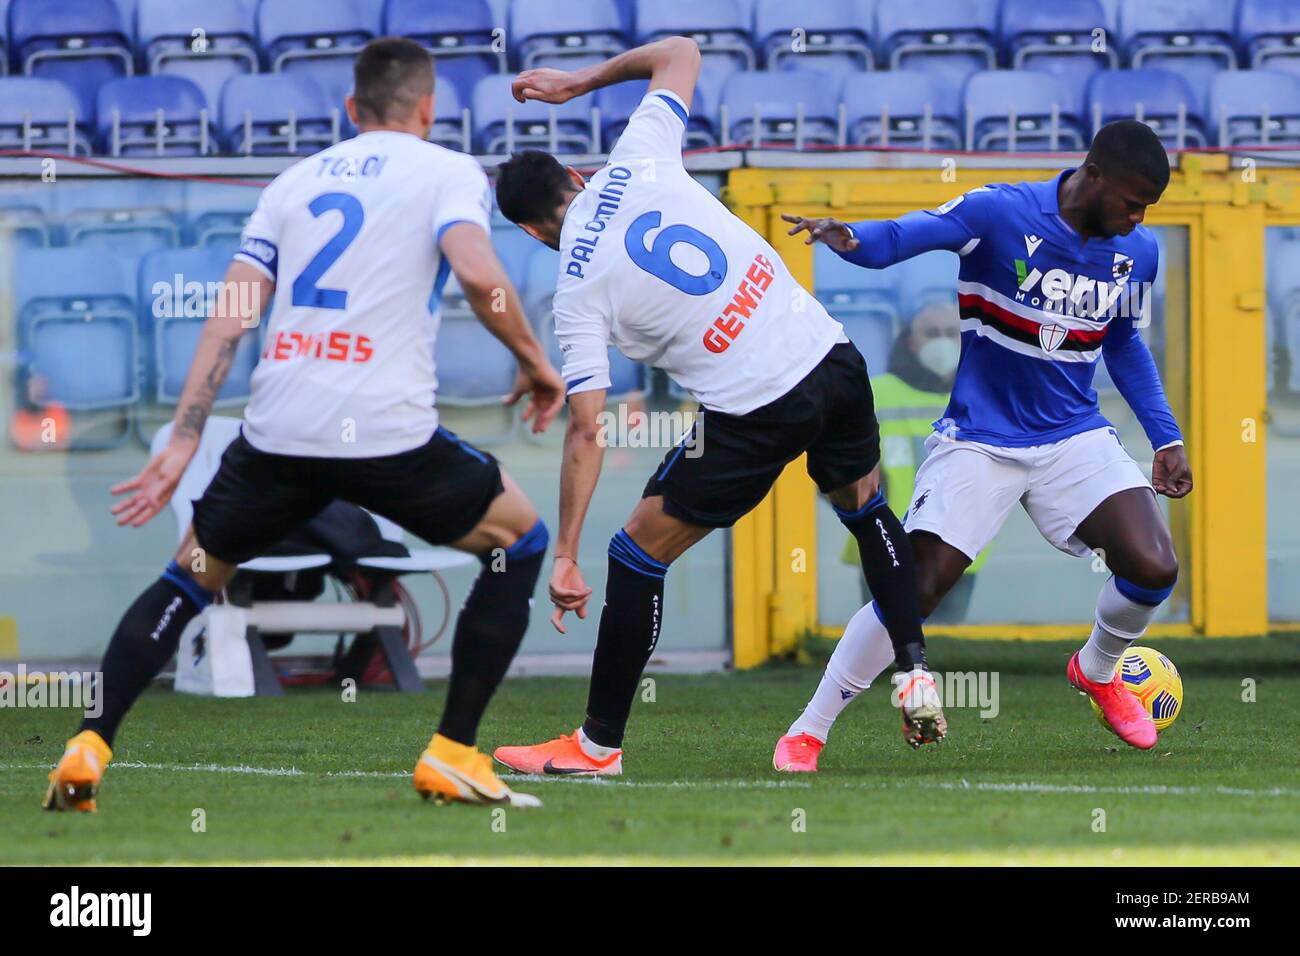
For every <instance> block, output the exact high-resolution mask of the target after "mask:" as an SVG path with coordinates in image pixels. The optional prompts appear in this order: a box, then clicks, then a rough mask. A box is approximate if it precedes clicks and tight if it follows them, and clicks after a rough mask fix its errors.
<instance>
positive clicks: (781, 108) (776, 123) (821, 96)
mask: <svg viewBox="0 0 1300 956" xmlns="http://www.w3.org/2000/svg"><path fill="white" fill-rule="evenodd" d="M828 87H829V84H828V83H827V82H826V76H825V74H822V73H816V72H814V71H811V70H782V71H779V72H768V71H766V70H742V71H740V72H739V73H733V74H731V76H729V77H728V78H727V82H726V84H725V85H724V86H723V88H722V109H723V110H724V111H725V113H726V118H725V119H724V120H722V121H721V123H722V126H723V127H724V128H723V130H722V132H723V134H724V142H734V143H750V142H760V143H770V144H772V145H795V146H798V147H801V146H803V145H804V144H807V143H829V144H835V143H837V142H838V141H839V135H838V120H837V113H838V109H837V104H836V102H835V98H834V96H833V95H832V93H831V90H830V89H829V88H828ZM801 116H802V123H801V122H800V117H801ZM756 120H757V122H756Z"/></svg>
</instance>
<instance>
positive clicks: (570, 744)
mask: <svg viewBox="0 0 1300 956" xmlns="http://www.w3.org/2000/svg"><path fill="white" fill-rule="evenodd" d="M492 756H494V757H496V759H497V762H498V763H503V764H505V765H506V766H507V767H509V768H510V769H511V770H513V771H515V772H516V773H534V774H555V775H558V776H571V777H579V776H581V777H597V776H601V777H605V776H616V775H618V774H620V773H622V772H623V751H622V750H618V751H615V752H614V753H612V754H610V755H609V756H608V757H606V758H604V759H603V760H597V759H596V758H595V757H591V756H588V755H587V752H586V751H585V750H583V749H582V745H581V744H579V743H578V732H577V731H576V730H575V731H574V732H573V733H571V734H560V736H558V737H556V738H555V739H554V740H548V741H546V743H544V744H534V745H533V746H531V747H498V748H497V749H496V752H495V753H494V754H493V755H492Z"/></svg>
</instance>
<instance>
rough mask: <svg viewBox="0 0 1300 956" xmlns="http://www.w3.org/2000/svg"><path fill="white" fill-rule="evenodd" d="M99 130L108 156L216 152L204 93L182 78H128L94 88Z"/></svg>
mask: <svg viewBox="0 0 1300 956" xmlns="http://www.w3.org/2000/svg"><path fill="white" fill-rule="evenodd" d="M95 115H96V116H97V118H98V132H99V141H100V144H101V148H102V149H103V150H104V152H105V153H107V154H108V155H110V156H208V155H211V154H213V153H216V152H218V151H219V150H218V148H217V145H218V144H217V142H216V140H215V137H214V136H213V135H212V133H213V126H212V115H211V111H210V110H209V109H208V103H207V100H206V99H204V96H203V91H202V90H201V89H199V87H198V85H197V84H195V83H194V82H192V81H190V80H187V79H185V77H183V76H132V77H124V78H122V79H120V80H110V81H109V82H107V83H105V84H104V85H103V86H101V87H100V88H99V97H98V107H97V109H96V114H95Z"/></svg>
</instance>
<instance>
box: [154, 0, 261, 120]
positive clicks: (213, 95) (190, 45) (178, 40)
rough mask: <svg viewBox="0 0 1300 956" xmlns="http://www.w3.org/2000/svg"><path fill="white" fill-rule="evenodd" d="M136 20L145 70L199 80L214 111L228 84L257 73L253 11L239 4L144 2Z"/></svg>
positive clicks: (230, 0)
mask: <svg viewBox="0 0 1300 956" xmlns="http://www.w3.org/2000/svg"><path fill="white" fill-rule="evenodd" d="M136 17H137V19H136V34H137V37H138V41H139V47H140V51H141V55H142V58H143V60H144V62H145V68H146V70H147V71H148V72H149V73H152V74H154V75H174V76H183V77H185V78H186V79H188V80H192V81H194V82H195V83H196V84H198V86H199V89H201V90H203V96H204V98H205V99H206V100H207V101H208V103H209V104H211V105H212V106H213V107H215V106H216V104H217V103H218V101H219V100H220V99H221V87H222V85H223V84H224V83H225V82H226V80H228V79H230V77H232V76H239V75H241V74H245V73H256V72H257V68H258V63H257V41H256V39H255V37H256V35H257V27H256V24H255V23H254V19H253V10H252V9H251V8H250V7H247V6H245V5H244V4H243V3H241V2H240V0H140V6H139V8H138V10H137V13H136ZM195 30H202V31H203V32H202V34H201V35H200V36H198V37H196V36H195V35H194V31H195Z"/></svg>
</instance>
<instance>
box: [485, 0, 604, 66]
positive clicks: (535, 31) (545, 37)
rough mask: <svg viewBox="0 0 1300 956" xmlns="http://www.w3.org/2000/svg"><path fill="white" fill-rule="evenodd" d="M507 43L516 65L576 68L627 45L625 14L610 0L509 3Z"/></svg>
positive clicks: (553, 0) (549, 0)
mask: <svg viewBox="0 0 1300 956" xmlns="http://www.w3.org/2000/svg"><path fill="white" fill-rule="evenodd" d="M510 36H511V44H512V45H513V46H514V48H515V49H516V50H518V51H519V52H518V54H517V55H518V57H519V66H520V68H521V69H524V70H528V69H532V68H533V67H538V66H552V67H556V68H558V69H562V70H574V69H578V68H579V67H583V66H587V65H589V64H592V63H599V62H600V61H602V60H605V59H608V58H609V57H611V56H615V55H617V54H619V53H622V52H623V51H624V50H626V49H627V47H628V37H627V35H626V33H625V32H624V28H623V17H622V15H621V14H620V13H619V10H618V8H617V7H616V6H615V5H614V0H583V2H582V3H572V2H570V0H529V2H528V3H515V4H513V5H512V6H511V7H510Z"/></svg>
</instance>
